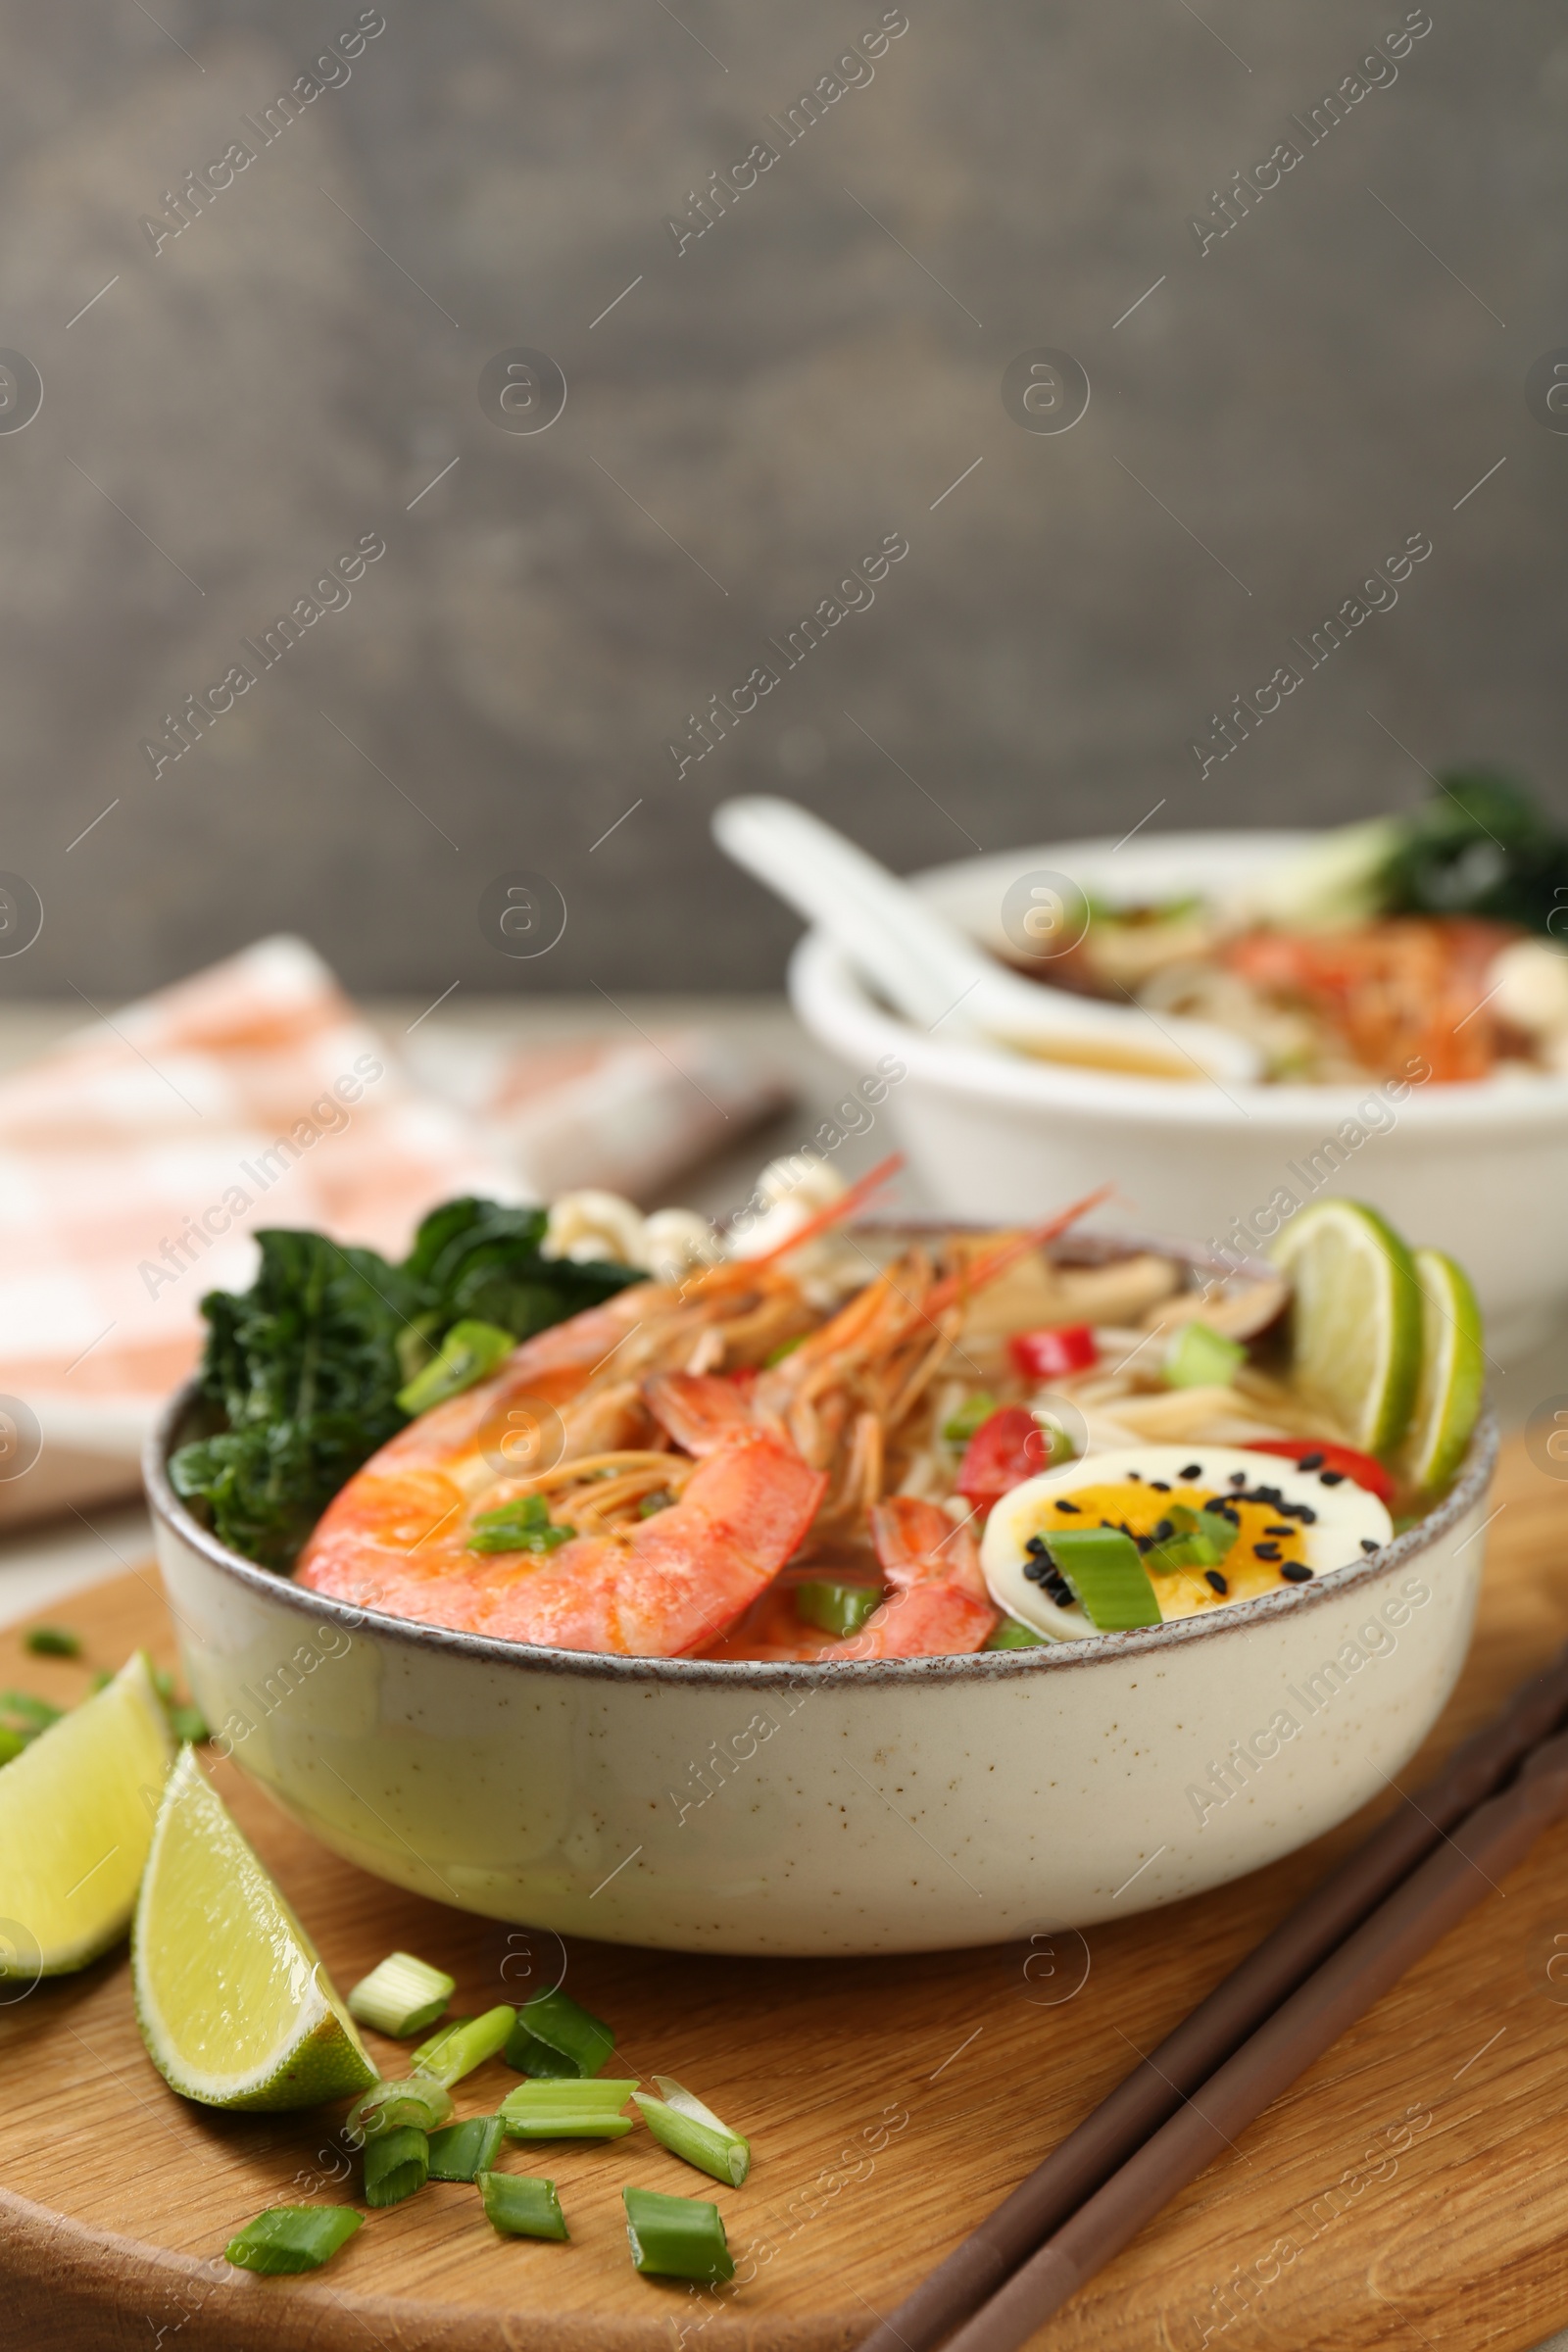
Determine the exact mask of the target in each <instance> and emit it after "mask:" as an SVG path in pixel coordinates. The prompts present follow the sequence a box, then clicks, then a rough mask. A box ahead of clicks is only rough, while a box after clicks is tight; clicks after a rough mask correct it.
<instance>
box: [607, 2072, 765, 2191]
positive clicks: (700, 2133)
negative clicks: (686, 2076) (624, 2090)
mask: <svg viewBox="0 0 1568 2352" xmlns="http://www.w3.org/2000/svg"><path fill="white" fill-rule="evenodd" d="M654 2081H655V2082H657V2083H658V2084H659V2087H660V2090H661V2091H662V2093H663V2096H662V2098H657V2099H654V2098H650V2097H649V2095H648V2093H647V2092H646V2091H642V2090H634V2091H633V2092H632V2094H631V2103H632V2105H633V2106H634V2107H636V2108H638V2109H639V2110H640V2111H641V2114H642V2119H643V2121H644V2123H645V2124H646V2125H647V2126H648V2129H649V2131H651V2132H652V2133H653V2135H654V2137H655V2138H656V2139H657V2140H658V2142H659V2144H660V2146H661V2147H662V2148H667V2149H668V2150H669V2152H670V2154H671V2155H672V2156H679V2157H681V2158H683V2159H684V2161H685V2162H686V2163H687V2164H694V2165H695V2166H696V2167H697V2170H698V2171H699V2172H700V2173H710V2174H711V2176H712V2178H713V2179H714V2180H722V2181H723V2182H724V2183H725V2184H726V2186H728V2187H730V2188H739V2186H740V2184H741V2182H742V2181H743V2180H745V2178H746V2176H747V2174H748V2173H749V2172H750V2171H751V2169H752V2149H751V2142H750V2141H749V2140H745V2139H743V2138H742V2137H741V2135H740V2133H739V2132H738V2131H731V2130H730V2128H729V2126H728V2124H725V2123H720V2121H719V2119H718V2117H717V2116H716V2115H715V2114H714V2113H713V2110H712V2109H711V2107H705V2106H704V2105H703V2102H702V2100H701V2099H699V2098H697V2097H696V2096H694V2094H693V2093H692V2092H691V2091H689V2090H687V2089H685V2088H684V2087H683V2086H682V2084H680V2083H679V2082H674V2081H673V2080H672V2079H671V2077H670V2076H668V2075H656V2076H655V2077H654Z"/></svg>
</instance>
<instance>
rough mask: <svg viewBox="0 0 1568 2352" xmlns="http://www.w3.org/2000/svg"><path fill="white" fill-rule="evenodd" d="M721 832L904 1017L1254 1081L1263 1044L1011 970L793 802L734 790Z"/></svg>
mask: <svg viewBox="0 0 1568 2352" xmlns="http://www.w3.org/2000/svg"><path fill="white" fill-rule="evenodd" d="M713 837H714V839H715V840H716V841H717V842H718V844H719V847H720V848H721V849H723V850H726V851H727V852H728V854H729V855H730V857H731V858H734V860H735V862H736V864H737V865H743V866H745V867H746V869H747V871H748V872H749V873H752V874H755V875H756V877H757V879H758V880H759V881H760V882H765V883H766V885H767V887H768V889H769V890H771V891H773V892H775V893H776V894H777V896H778V897H779V898H781V899H783V900H785V901H786V902H787V903H788V904H789V905H790V906H791V907H794V908H795V911H796V913H797V914H800V915H804V916H805V918H806V920H807V921H808V922H809V923H814V924H816V925H817V926H818V928H819V929H821V930H823V931H825V932H827V934H828V936H829V937H830V938H831V939H834V940H836V941H837V943H838V945H839V946H840V947H841V948H842V949H843V950H844V953H845V954H846V955H847V956H850V957H851V959H852V960H853V962H854V963H855V966H856V968H857V970H858V971H859V972H860V974H861V975H862V977H863V978H865V979H866V980H868V981H870V982H871V984H872V985H873V987H875V988H876V989H878V990H879V991H880V992H881V994H882V995H883V996H884V997H885V998H886V999H887V1001H888V1003H889V1004H890V1005H892V1006H893V1008H894V1009H895V1011H897V1012H901V1013H903V1014H904V1016H905V1018H906V1019H907V1020H910V1021H913V1022H916V1023H918V1025H919V1026H920V1027H921V1028H922V1029H931V1030H934V1029H939V1028H940V1029H941V1030H942V1031H943V1033H944V1034H945V1035H946V1036H949V1037H961V1038H963V1039H965V1040H966V1041H970V1042H973V1041H975V1040H985V1041H990V1042H992V1043H1000V1044H1003V1045H1005V1046H1010V1047H1011V1048H1012V1049H1013V1050H1014V1051H1015V1052H1017V1053H1023V1054H1032V1055H1034V1056H1036V1057H1037V1058H1039V1059H1043V1060H1047V1061H1068V1062H1076V1063H1080V1064H1086V1065H1088V1066H1090V1067H1093V1068H1098V1069H1113V1070H1118V1071H1121V1072H1123V1073H1129V1074H1135V1075H1140V1076H1146V1077H1159V1078H1185V1079H1195V1078H1217V1079H1222V1080H1242V1081H1246V1080H1250V1079H1255V1078H1256V1077H1257V1076H1258V1074H1259V1066H1260V1065H1259V1058H1258V1054H1257V1051H1256V1049H1255V1048H1254V1047H1253V1046H1251V1045H1250V1044H1249V1043H1248V1041H1247V1040H1246V1039H1245V1038H1241V1037H1236V1036H1233V1035H1232V1034H1231V1033H1230V1031H1228V1030H1225V1029H1220V1028H1216V1027H1215V1026H1213V1025H1212V1024H1211V1023H1210V1022H1207V1021H1192V1020H1186V1019H1183V1018H1182V1017H1181V1016H1180V1015H1179V1014H1161V1015H1160V1017H1159V1018H1158V1019H1157V1020H1156V1019H1155V1017H1154V1016H1153V1015H1152V1013H1149V1012H1146V1011H1144V1010H1143V1009H1142V1007H1140V1006H1134V1005H1107V1004H1105V1003H1103V1002H1102V1001H1101V1000H1099V999H1097V998H1093V997H1078V996H1072V995H1070V994H1069V993H1068V992H1067V991H1066V990H1065V989H1054V988H1042V987H1041V986H1039V985H1038V983H1036V982H1034V981H1030V980H1022V979H1019V978H1018V977H1017V976H1016V975H1015V974H1014V973H1012V972H1009V971H1006V970H1005V969H1004V967H1003V966H1002V965H1001V964H999V963H997V962H996V961H995V960H994V959H993V958H992V957H991V956H988V955H986V954H985V952H984V950H983V949H981V948H979V947H977V946H976V945H975V943H974V942H973V940H971V939H969V938H967V937H966V936H965V935H964V934H963V933H962V932H961V931H958V930H956V928H955V927H954V926H953V925H952V924H951V923H949V922H948V921H946V920H945V919H944V917H943V916H941V915H939V914H938V913H937V912H936V911H935V909H934V908H933V907H929V906H927V904H926V903H925V901H924V900H923V899H921V898H920V897H919V896H918V895H917V893H915V892H914V891H912V890H910V889H909V888H908V886H907V884H906V883H903V882H901V881H899V880H898V878H897V876H896V875H893V874H890V873H889V872H888V870H887V868H886V867H885V866H882V865H878V864H877V862H876V860H875V858H868V857H867V856H866V854H865V852H864V851H863V850H860V849H857V848H856V846H855V844H854V843H853V842H851V841H846V840H845V838H844V836H843V834H842V833H836V832H835V831H834V830H833V828H832V826H831V825H824V824H823V823H822V822H821V820H820V818H818V817H814V816H811V815H809V813H808V812H807V810H806V809H800V808H797V807H796V805H795V803H794V802H793V801H781V800H774V799H771V798H768V797H766V796H763V795H756V796H747V797H746V798H744V799H741V800H734V801H726V802H724V803H723V804H722V806H721V807H720V808H718V809H715V810H714V812H713Z"/></svg>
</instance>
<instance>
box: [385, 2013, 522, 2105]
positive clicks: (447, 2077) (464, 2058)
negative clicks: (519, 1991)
mask: <svg viewBox="0 0 1568 2352" xmlns="http://www.w3.org/2000/svg"><path fill="white" fill-rule="evenodd" d="M516 2022H517V2012H516V2011H515V2009H513V2008H509V2007H508V2005H507V2003H506V2002H505V2001H502V2002H501V2003H500V2004H499V2005H498V2006H497V2007H496V2008H494V2009H487V2010H486V2011H485V2013H484V2015H483V2017H459V2018H454V2019H453V2021H452V2023H451V2025H449V2026H447V2027H446V2028H444V2030H443V2031H442V2032H441V2033H439V2034H431V2036H430V2038H429V2040H428V2041H421V2042H420V2044H419V2046H418V2048H417V2050H416V2051H415V2053H414V2056H413V2057H412V2058H411V2059H410V2061H409V2064H410V2065H411V2066H412V2067H413V2069H414V2071H415V2073H416V2074H417V2075H429V2076H432V2077H433V2078H434V2080H435V2081H436V2082H440V2083H444V2084H445V2086H446V2088H447V2089H448V2090H450V2089H451V2088H452V2085H453V2083H454V2082H462V2081H463V2078H464V2076H465V2075H471V2074H472V2072H473V2070H474V2068H475V2067H476V2066H483V2064H484V2062H485V2060H486V2059H487V2058H493V2057H494V2056H495V2054H496V2052H497V2050H500V2049H504V2048H505V2047H506V2043H507V2038H508V2036H509V2034H511V2032H512V2029H513V2027H514V2026H515V2024H516Z"/></svg>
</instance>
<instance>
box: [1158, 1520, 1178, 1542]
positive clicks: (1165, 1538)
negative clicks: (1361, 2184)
mask: <svg viewBox="0 0 1568 2352" xmlns="http://www.w3.org/2000/svg"><path fill="white" fill-rule="evenodd" d="M1175 1533H1176V1522H1175V1520H1174V1519H1161V1521H1160V1522H1159V1525H1158V1526H1157V1527H1156V1528H1155V1530H1154V1542H1155V1543H1156V1544H1168V1543H1169V1542H1170V1540H1171V1538H1172V1536H1173V1535H1174V1534H1175Z"/></svg>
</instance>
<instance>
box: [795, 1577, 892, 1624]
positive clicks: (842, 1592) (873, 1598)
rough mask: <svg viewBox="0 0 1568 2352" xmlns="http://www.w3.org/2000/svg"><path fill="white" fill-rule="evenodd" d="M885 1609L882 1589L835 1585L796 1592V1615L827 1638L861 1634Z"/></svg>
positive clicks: (812, 1586) (806, 1587)
mask: <svg viewBox="0 0 1568 2352" xmlns="http://www.w3.org/2000/svg"><path fill="white" fill-rule="evenodd" d="M881 1606H882V1588H881V1586H880V1585H832V1584H825V1583H818V1582H815V1581H813V1582H811V1583H810V1584H806V1585H797V1586H796V1588H795V1613H796V1615H797V1616H798V1617H804V1618H805V1620H806V1622H807V1624H808V1625H819V1626H820V1627H821V1629H822V1631H823V1633H824V1634H858V1632H859V1630H860V1628H861V1626H862V1625H864V1623H865V1621H866V1619H867V1618H868V1617H870V1616H872V1615H873V1614H874V1613H875V1611H876V1610H878V1609H879V1608H880V1607H881Z"/></svg>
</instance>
